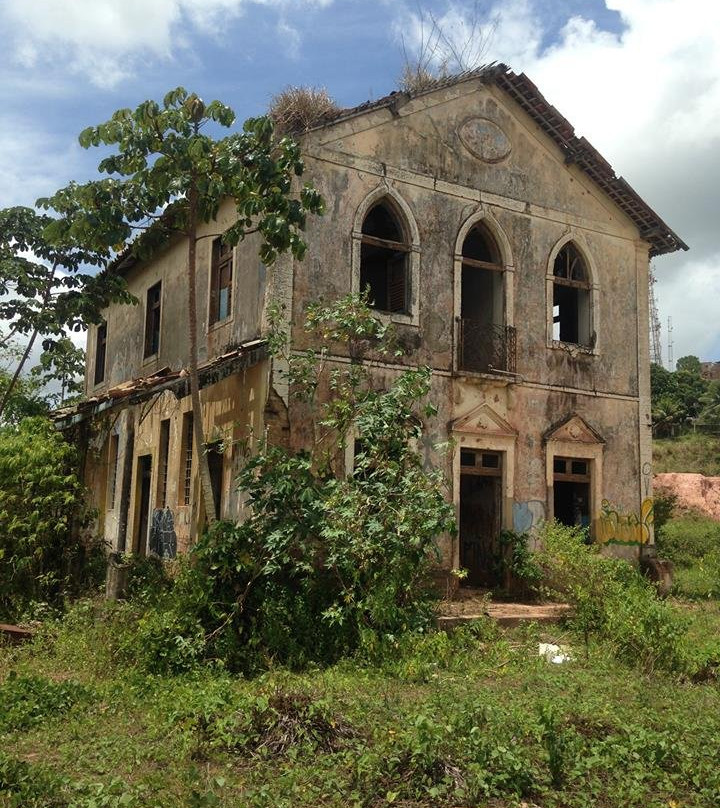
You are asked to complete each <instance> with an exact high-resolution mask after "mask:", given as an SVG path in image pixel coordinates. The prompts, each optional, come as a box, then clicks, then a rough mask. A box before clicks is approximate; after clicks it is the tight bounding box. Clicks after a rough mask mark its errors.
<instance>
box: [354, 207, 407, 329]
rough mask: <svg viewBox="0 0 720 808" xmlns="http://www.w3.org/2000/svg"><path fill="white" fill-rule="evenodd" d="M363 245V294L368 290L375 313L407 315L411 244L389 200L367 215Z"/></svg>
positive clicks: (373, 208) (364, 224)
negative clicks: (376, 311)
mask: <svg viewBox="0 0 720 808" xmlns="http://www.w3.org/2000/svg"><path fill="white" fill-rule="evenodd" d="M360 242H361V244H360V291H362V292H364V291H365V290H366V289H369V301H370V305H371V306H372V308H374V309H379V310H380V311H386V312H392V313H400V314H404V313H407V312H408V311H409V306H410V281H409V271H408V266H409V261H408V257H409V253H410V244H409V240H408V238H407V235H406V232H405V228H404V227H403V226H402V224H401V221H400V217H399V215H398V214H397V212H396V210H395V207H394V206H393V205H392V204H391V203H390V202H389V201H388V200H387V199H383V200H381V201H380V202H378V203H377V204H376V205H373V207H372V208H370V210H369V211H368V213H367V215H366V216H365V219H364V220H363V224H362V233H361V238H360Z"/></svg>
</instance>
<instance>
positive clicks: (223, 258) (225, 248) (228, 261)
mask: <svg viewBox="0 0 720 808" xmlns="http://www.w3.org/2000/svg"><path fill="white" fill-rule="evenodd" d="M235 263H236V253H235V247H233V246H231V245H229V244H226V243H225V242H224V241H223V237H222V236H218V237H217V238H214V239H213V240H212V243H211V248H210V275H209V278H208V329H211V328H214V327H215V326H222V325H226V324H227V323H229V322H230V321H231V320H232V318H233V301H234V297H235V296H234V283H235V274H236V273H235ZM228 267H229V278H228V279H227V284H226V285H224V286H223V285H221V284H222V274H223V271H224V270H225V269H227V268H228ZM223 289H227V290H228V300H227V313H226V314H225V316H224V317H220V295H221V292H222V290H223Z"/></svg>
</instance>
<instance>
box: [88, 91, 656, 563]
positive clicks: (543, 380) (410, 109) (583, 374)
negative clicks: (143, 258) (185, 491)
mask: <svg viewBox="0 0 720 808" xmlns="http://www.w3.org/2000/svg"><path fill="white" fill-rule="evenodd" d="M488 138H489V139H488ZM303 149H304V152H305V155H306V169H307V170H306V177H305V178H307V179H310V180H312V181H313V182H314V184H315V186H316V187H317V188H318V189H319V190H320V192H321V193H322V194H323V196H324V198H325V200H326V204H327V212H326V214H325V216H324V217H322V218H319V217H311V218H310V219H309V220H308V229H307V234H306V235H307V243H308V253H307V258H306V259H305V261H303V262H298V261H293V260H292V259H291V258H289V257H287V256H285V257H282V258H281V259H280V260H279V261H278V262H277V263H276V264H275V266H273V267H272V269H271V270H269V271H266V270H265V268H264V267H262V266H261V265H260V262H259V260H258V258H257V250H258V246H259V243H258V240H257V237H252V238H250V239H248V241H247V242H246V243H243V244H240V245H238V247H237V248H236V253H235V271H234V278H233V307H232V308H233V315H232V317H231V318H230V319H229V320H227V321H224V322H223V323H221V324H219V325H216V326H214V327H211V328H210V329H208V327H207V322H208V309H207V305H208V304H207V301H208V279H209V275H210V251H211V244H212V239H211V238H206V239H203V240H202V241H201V242H200V248H199V254H198V267H199V269H198V278H199V283H198V299H199V300H200V301H204V302H203V307H202V309H201V313H200V315H201V323H200V324H199V332H200V343H201V356H200V360H201V361H203V360H205V359H208V358H211V357H213V356H217V355H219V354H222V353H223V351H225V350H226V349H227V348H228V347H230V346H234V345H236V344H238V343H239V342H241V341H243V340H247V339H250V338H253V337H255V336H257V335H258V334H259V333H261V332H262V330H263V328H265V327H266V325H267V307H268V304H269V303H270V302H273V303H277V304H280V305H282V306H283V307H284V309H285V316H286V327H287V329H288V331H289V332H290V333H291V334H292V338H293V343H294V346H295V347H296V348H298V349H302V348H304V347H308V346H309V345H310V344H311V342H310V340H311V337H310V336H309V335H308V334H307V333H306V332H305V331H304V329H303V323H304V310H305V308H306V306H307V304H308V303H309V302H310V301H317V300H324V301H330V300H333V299H336V298H338V297H340V296H342V295H346V294H348V293H349V292H351V291H358V288H359V271H360V268H359V261H360V240H361V233H360V229H361V226H362V221H363V217H364V215H365V213H366V212H367V210H368V209H369V208H370V207H371V206H372V204H374V202H375V201H377V200H379V199H381V198H382V197H383V196H384V195H387V196H389V197H390V198H392V200H393V204H394V205H395V206H396V208H397V209H398V210H400V211H401V212H402V215H403V216H404V218H405V226H406V229H407V231H408V241H409V245H410V252H409V259H408V262H409V267H410V268H409V285H410V301H411V305H410V309H409V311H407V312H405V313H402V314H396V315H380V316H382V317H384V318H385V319H388V320H393V321H394V322H395V326H396V330H397V335H398V341H399V343H400V345H401V346H402V347H403V350H404V355H403V356H401V357H398V358H393V359H392V361H391V362H378V363H377V364H376V367H375V368H374V370H373V377H374V383H375V384H377V385H379V386H384V385H387V384H389V383H390V382H391V381H392V380H393V379H394V378H396V377H397V375H398V373H400V372H401V371H402V369H403V368H404V367H408V366H417V365H429V366H430V367H432V368H433V378H432V390H431V398H432V400H433V402H434V403H435V404H436V406H437V408H438V413H437V416H436V417H435V418H433V419H431V421H430V422H429V423H428V437H427V440H426V441H425V442H424V444H423V446H422V451H423V453H424V455H425V460H426V462H427V463H428V465H429V466H430V465H432V466H435V467H440V468H442V469H443V471H444V472H445V473H446V475H447V477H448V480H449V483H450V489H449V491H448V497H449V498H451V499H452V500H454V501H455V503H456V505H457V506H458V507H459V496H460V494H459V490H460V475H461V469H460V450H461V448H463V447H466V448H475V449H481V450H490V451H495V452H499V453H501V454H502V456H503V458H504V459H503V470H502V504H501V511H502V514H501V516H502V526H503V527H505V528H509V529H515V530H518V531H521V532H522V531H525V530H528V529H532V528H533V526H535V525H537V524H538V523H539V522H540V521H542V520H543V519H546V518H550V517H551V516H552V515H553V458H554V457H555V456H558V457H572V458H580V459H585V460H587V462H588V464H589V468H590V476H591V478H592V484H591V509H592V522H593V525H594V528H595V533H596V536H599V537H601V538H602V540H603V541H605V542H607V543H609V544H610V543H616V549H617V551H619V552H626V553H628V554H632V553H634V552H636V551H637V544H638V543H639V542H645V541H651V540H652V527H651V520H650V519H649V518H648V513H647V507H648V506H647V503H648V502H650V501H651V497H652V482H651V471H652V469H651V453H650V448H651V444H650V431H649V418H650V415H649V410H650V408H649V364H648V324H647V290H648V286H647V273H648V244H647V243H646V242H644V241H642V240H641V239H640V237H639V233H638V230H637V228H636V227H635V225H634V224H633V223H632V222H631V221H630V220H629V219H628V218H627V217H626V216H625V214H623V213H622V211H621V210H620V209H619V208H618V207H617V206H616V205H615V204H614V203H613V202H612V201H611V200H610V199H609V198H608V197H607V196H605V195H604V193H603V192H602V191H601V190H600V189H599V188H598V187H597V186H596V185H595V184H594V183H593V182H592V181H591V180H590V179H589V178H588V177H587V175H585V174H584V173H582V172H581V171H580V170H579V169H578V168H577V167H576V166H574V165H572V164H567V163H566V162H565V159H564V155H563V154H562V153H561V152H560V150H559V149H558V147H557V146H556V145H555V144H554V143H553V142H552V141H551V140H550V139H549V138H548V137H547V136H546V135H545V134H544V133H543V132H542V131H541V130H540V128H539V127H538V126H537V125H536V124H535V123H534V122H533V121H531V119H530V118H529V117H528V116H527V115H526V114H525V113H524V112H523V111H522V110H521V109H520V108H519V107H517V106H515V104H514V102H512V101H511V100H510V99H509V97H507V96H505V95H504V94H503V93H502V92H501V91H500V90H499V89H497V87H494V86H492V87H491V86H486V85H484V84H483V83H482V81H481V80H479V79H478V80H476V81H469V82H462V83H460V84H457V85H455V86H452V87H448V88H445V89H439V90H436V91H434V92H432V93H427V94H425V95H422V96H420V97H418V98H415V99H413V100H411V101H409V102H407V101H403V99H402V98H401V97H399V98H398V103H397V104H396V105H395V107H394V109H389V108H381V109H378V110H374V111H373V110H371V111H369V112H367V113H365V114H362V115H357V116H355V117H352V118H349V119H347V120H344V121H343V120H341V121H339V122H338V123H336V124H331V125H327V126H325V127H323V128H321V129H319V130H317V131H314V132H311V133H309V134H307V135H306V136H305V137H304V139H303ZM305 178H304V179H305ZM233 217H234V211H233V209H232V206H230V205H229V204H228V205H225V206H224V207H223V208H222V210H221V214H220V217H219V224H218V225H214V226H213V227H212V229H208V230H207V232H217V233H221V232H222V231H223V230H224V229H225V228H226V227H227V226H229V225H230V224H231V222H232V221H233ZM477 222H482V223H483V224H484V226H485V227H486V228H487V230H488V231H489V233H490V234H491V236H492V238H493V239H494V241H495V242H496V245H497V248H498V251H499V253H500V264H501V265H502V279H503V281H502V286H503V289H502V294H501V299H502V308H503V311H502V321H503V323H504V325H505V326H510V327H514V329H515V335H516V362H515V364H514V367H513V368H512V369H510V370H509V371H508V372H491V373H484V374H483V373H472V372H468V371H466V370H462V371H461V370H459V366H458V358H457V353H458V351H457V346H458V338H459V331H458V329H459V326H458V318H459V316H460V299H461V273H462V260H461V255H460V253H461V250H462V243H463V239H464V237H465V235H466V234H467V233H468V232H469V230H470V228H471V227H472V226H473V225H474V224H475V223H477ZM567 241H572V242H573V243H574V244H575V245H576V247H577V249H578V250H579V251H580V252H581V254H582V256H583V259H584V261H585V264H586V267H587V270H588V272H589V276H590V277H589V291H588V300H589V312H590V321H591V324H590V331H591V332H592V337H591V339H589V340H588V342H587V344H586V345H585V347H580V345H573V344H569V343H563V342H559V341H555V340H554V339H553V327H552V316H553V311H552V308H553V274H552V273H553V262H554V258H555V255H556V254H557V252H558V251H559V249H560V248H561V246H562V245H563V244H564V243H566V242H567ZM159 279H162V281H163V300H162V306H163V313H162V333H161V342H160V349H159V351H158V354H157V356H155V357H151V358H150V359H148V360H145V361H143V359H142V352H143V337H144V322H145V299H146V293H147V289H148V288H149V287H150V286H152V285H153V284H154V283H155V282H156V281H157V280H159ZM128 281H129V284H130V289H131V291H132V292H133V293H134V294H135V295H136V296H137V297H138V298H139V300H140V304H139V305H138V306H136V307H113V308H112V309H111V310H110V311H109V312H108V318H107V320H108V365H107V372H106V375H105V381H104V382H103V383H102V384H101V385H99V386H97V387H95V386H94V385H92V383H91V382H92V375H91V374H92V356H93V354H94V341H93V340H94V331H93V332H92V333H91V334H90V338H89V357H90V358H89V362H88V392H89V393H90V394H93V393H98V392H102V390H104V389H106V388H107V387H108V386H110V385H112V384H116V383H118V382H121V381H124V380H126V379H129V378H132V377H137V376H147V375H149V374H151V373H153V372H155V371H157V370H158V369H160V368H162V367H164V366H170V367H171V368H178V367H181V366H184V365H185V364H186V362H187V351H188V344H187V339H188V337H187V322H186V316H185V306H186V302H185V301H186V287H185V247H184V245H183V244H182V243H181V242H180V241H177V242H175V243H173V244H171V245H169V246H168V247H167V248H166V249H165V250H164V251H162V252H160V253H158V255H157V256H156V257H155V258H153V260H152V261H149V262H148V263H147V264H146V265H138V266H137V267H135V268H133V269H132V270H130V271H129V273H128ZM333 350H336V349H335V348H334V349H333ZM371 358H373V359H375V360H379V359H380V358H379V357H371ZM282 371H283V367H282V362H275V364H274V368H273V373H272V379H271V380H270V387H269V388H268V386H267V379H266V376H265V375H263V374H267V372H269V371H268V368H267V367H265V366H264V367H263V368H261V367H257V368H255V369H253V370H252V372H251V371H247V372H246V375H245V377H243V378H240V377H232V378H231V379H227V380H225V381H223V382H221V383H219V384H216V385H214V386H213V387H210V388H208V389H207V390H206V391H204V397H205V399H206V401H207V407H206V411H205V417H206V433H207V435H208V438H209V439H210V440H212V438H213V436H214V431H213V430H216V429H229V430H230V431H231V432H232V435H233V440H234V441H238V440H241V439H244V438H245V437H246V436H247V435H248V434H249V433H250V431H254V434H259V432H261V431H262V430H263V429H265V428H268V427H269V428H270V435H271V437H272V439H273V440H274V441H276V442H278V443H284V444H288V445H290V446H292V447H295V448H301V447H307V446H308V445H309V444H310V443H312V442H313V441H314V439H315V438H314V435H313V432H312V428H311V424H310V421H309V419H308V417H307V411H306V410H305V409H304V408H303V407H302V406H301V405H299V404H298V403H296V402H294V401H293V400H292V399H291V398H290V397H289V395H288V390H287V385H286V382H285V379H284V378H283V375H282ZM268 396H269V400H268ZM170 399H171V397H169V396H164V397H162V399H161V400H160V401H158V402H157V403H156V404H155V405H154V407H153V408H152V409H151V410H150V412H149V414H145V415H143V414H142V412H143V410H142V408H141V407H140V406H136V407H134V408H131V409H129V410H126V411H124V412H123V413H122V414H121V416H120V418H119V419H118V420H117V422H116V423H115V424H114V425H113V429H115V430H119V431H121V433H122V431H123V430H125V431H127V428H128V426H129V421H130V419H131V416H132V417H133V418H134V421H135V444H134V449H133V462H132V464H131V466H130V467H131V470H132V475H133V476H132V478H131V479H130V480H129V481H128V483H127V489H128V491H129V492H130V495H131V497H132V502H131V506H130V509H129V513H128V520H127V521H128V524H127V535H128V547H130V546H131V545H130V543H131V540H132V537H134V536H136V534H137V527H136V521H137V505H136V502H135V499H136V492H137V480H136V479H135V475H136V474H137V467H138V465H137V457H138V456H140V455H142V454H152V455H153V458H155V457H156V453H157V447H158V434H159V429H160V422H161V421H162V419H163V418H170V419H171V424H172V427H171V436H170V445H171V456H172V458H173V461H172V462H173V463H174V464H175V466H176V467H177V464H178V463H179V462H180V459H179V457H178V455H177V453H178V452H179V451H180V449H179V447H180V446H181V445H182V441H181V436H180V430H181V422H182V413H183V412H184V411H185V410H187V409H188V408H189V401H188V400H187V399H184V400H181V401H179V402H177V401H172V400H170ZM288 407H289V410H288ZM263 417H265V418H266V419H267V421H268V423H263ZM123 434H124V433H123ZM449 438H451V439H453V441H454V442H455V448H454V449H453V450H452V451H450V452H444V451H439V450H436V449H435V448H434V445H435V444H439V443H443V442H447V441H448V439H449ZM240 445H241V444H240V443H234V444H233V448H232V450H230V453H229V454H228V455H227V456H226V458H225V461H226V462H225V466H224V475H225V483H224V484H225V485H226V486H228V489H229V488H230V487H231V479H232V476H233V474H234V469H235V467H236V462H237V459H238V457H239V454H238V452H239V449H236V448H235V447H239V446H240ZM123 446H124V443H123V440H122V438H121V440H120V447H121V454H120V460H119V468H120V469H122V467H123V462H124V461H123V456H122V452H123V451H124V449H123ZM98 451H99V452H100V454H99V455H98V457H97V458H96V459H94V460H92V461H91V462H90V463H89V465H88V468H89V469H91V470H92V471H91V476H93V477H94V478H95V479H94V480H93V482H94V485H95V487H96V499H97V500H98V501H100V500H101V499H102V497H103V496H105V495H106V494H104V493H103V490H104V491H105V492H107V489H108V474H107V471H106V473H105V479H104V481H103V480H102V479H101V478H102V474H101V473H99V470H100V469H101V468H102V467H103V464H104V465H105V468H106V469H107V466H108V464H109V463H110V458H109V454H110V450H109V449H108V448H107V446H105V445H104V444H102V442H101V444H100V445H99V449H98ZM103 453H104V454H103ZM156 474H157V462H156V460H155V459H153V475H156ZM178 474H179V472H177V470H176V471H175V472H173V473H172V474H170V475H169V488H168V491H169V494H168V497H169V501H170V502H171V503H172V502H175V503H176V504H175V505H172V504H171V505H170V507H171V508H174V514H175V522H176V525H177V526H178V540H179V544H181V546H184V545H185V544H186V543H187V541H189V540H190V539H191V538H192V535H193V530H194V527H193V526H194V525H196V523H197V521H198V519H199V518H200V512H201V509H200V508H199V492H198V490H197V479H196V476H194V486H195V488H194V491H193V503H194V505H193V506H192V510H190V508H189V507H188V506H178V505H177V496H178V491H177V486H178V484H179V477H178ZM119 485H120V483H119V482H118V486H119ZM152 485H153V490H154V491H155V490H157V480H156V479H155V477H153V484H152ZM227 501H228V508H229V510H227V511H226V513H227V514H228V515H233V514H237V513H239V512H240V509H241V503H240V502H239V501H238V500H237V498H236V497H234V495H232V494H231V495H230V497H229V498H228V500H227ZM105 510H106V511H107V512H106V513H104V514H103V515H102V517H101V520H102V521H101V524H103V525H104V530H105V535H107V536H109V537H111V538H113V540H114V541H115V543H116V544H117V536H118V530H119V524H118V523H119V522H120V521H122V520H121V519H119V513H118V507H117V506H116V508H115V509H111V510H112V511H114V512H111V510H108V508H107V507H106V509H105ZM181 537H182V538H181ZM443 552H444V556H445V563H446V565H448V566H451V565H452V566H457V564H458V562H459V556H458V543H457V540H452V539H450V538H449V537H448V538H447V539H446V541H445V542H444V545H443Z"/></svg>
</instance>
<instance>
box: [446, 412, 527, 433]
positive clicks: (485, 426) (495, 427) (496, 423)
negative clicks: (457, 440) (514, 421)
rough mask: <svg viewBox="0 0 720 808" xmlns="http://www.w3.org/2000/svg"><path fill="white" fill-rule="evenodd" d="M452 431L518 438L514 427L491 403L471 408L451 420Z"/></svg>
mask: <svg viewBox="0 0 720 808" xmlns="http://www.w3.org/2000/svg"><path fill="white" fill-rule="evenodd" d="M449 426H450V431H451V432H463V433H465V434H471V435H493V436H501V437H506V438H516V437H517V434H518V433H517V430H516V429H514V428H513V427H512V426H511V425H510V424H509V423H508V422H507V421H506V420H505V419H504V418H503V417H502V416H501V415H499V414H498V413H497V412H495V410H494V409H493V408H492V407H491V406H490V405H489V404H480V405H479V406H477V407H475V408H474V409H472V410H470V412H468V413H467V414H466V415H463V416H461V417H460V418H456V419H455V420H454V421H451V422H450V424H449Z"/></svg>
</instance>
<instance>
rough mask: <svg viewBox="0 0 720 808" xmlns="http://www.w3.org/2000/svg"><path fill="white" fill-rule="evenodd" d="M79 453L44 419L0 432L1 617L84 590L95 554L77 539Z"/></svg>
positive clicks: (80, 514) (80, 512) (79, 520)
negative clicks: (83, 585)
mask: <svg viewBox="0 0 720 808" xmlns="http://www.w3.org/2000/svg"><path fill="white" fill-rule="evenodd" d="M77 467H78V456H77V451H76V449H75V448H74V447H72V446H70V445H69V444H68V443H66V442H65V441H64V439H63V437H62V436H61V435H60V433H59V432H56V431H55V429H54V427H53V425H52V424H51V422H50V421H49V420H48V419H46V418H39V417H38V418H26V419H24V420H23V421H21V422H20V423H19V424H18V425H17V426H15V427H6V428H4V429H2V430H0V615H3V616H5V618H6V619H8V618H10V619H14V618H16V617H17V616H18V615H19V614H20V613H22V611H23V610H25V609H26V608H27V607H28V606H29V604H30V603H32V602H33V601H44V602H49V603H55V604H57V603H59V602H61V601H62V598H63V596H64V595H66V594H68V593H71V592H76V591H77V590H78V587H79V586H80V585H81V584H82V575H83V570H84V568H87V567H89V568H90V569H92V568H93V564H88V563H87V562H88V559H89V557H90V556H92V555H93V553H96V552H97V549H98V548H97V547H91V546H88V545H87V544H86V543H85V542H83V541H82V540H81V539H79V538H78V536H77V534H78V533H79V529H80V527H81V526H82V522H83V504H82V503H83V489H82V485H81V483H80V480H79V479H78V477H77V475H76V473H75V469H76V468H77Z"/></svg>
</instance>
